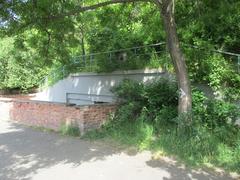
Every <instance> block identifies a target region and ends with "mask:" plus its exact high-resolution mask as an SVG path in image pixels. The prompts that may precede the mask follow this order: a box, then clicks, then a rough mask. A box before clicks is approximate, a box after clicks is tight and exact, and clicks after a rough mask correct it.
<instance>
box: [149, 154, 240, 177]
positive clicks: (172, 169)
mask: <svg viewBox="0 0 240 180" xmlns="http://www.w3.org/2000/svg"><path fill="white" fill-rule="evenodd" d="M146 164H147V165H148V166H150V167H153V168H158V169H161V170H166V171H167V172H169V173H170V176H169V177H163V180H191V179H199V180H228V179H235V178H234V177H233V176H231V175H230V174H227V173H223V172H221V173H220V172H219V173H218V174H217V173H216V172H213V171H210V170H201V169H189V168H187V167H185V166H184V165H183V164H181V163H177V162H175V161H173V160H169V159H168V158H167V160H164V158H163V159H156V160H155V159H152V160H149V161H147V162H146ZM236 179H237V177H236Z"/></svg>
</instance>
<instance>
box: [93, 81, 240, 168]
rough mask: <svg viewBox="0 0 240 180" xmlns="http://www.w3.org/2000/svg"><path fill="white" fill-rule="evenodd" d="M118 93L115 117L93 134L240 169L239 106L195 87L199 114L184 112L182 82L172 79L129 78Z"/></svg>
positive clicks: (190, 160) (196, 161)
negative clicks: (142, 80) (179, 89)
mask: <svg viewBox="0 0 240 180" xmlns="http://www.w3.org/2000/svg"><path fill="white" fill-rule="evenodd" d="M113 92H115V93H116V95H117V96H118V97H119V101H120V106H119V108H118V110H117V112H116V114H115V116H112V117H111V118H110V120H109V121H108V122H107V123H106V124H105V125H104V126H103V127H102V128H101V129H100V130H97V131H95V132H92V133H89V134H88V137H93V138H96V137H101V138H102V137H109V138H111V139H112V138H113V139H115V140H117V141H120V142H122V143H124V144H128V145H134V146H136V147H138V148H140V149H146V148H148V149H149V148H150V149H154V150H156V151H159V150H160V151H163V152H164V153H166V154H172V155H176V157H178V158H180V159H182V160H184V161H185V162H188V163H190V164H192V165H198V164H204V163H208V164H209V163H212V164H214V165H219V166H223V167H225V168H226V169H230V170H236V171H240V167H239V164H240V156H239V153H240V147H239V145H240V130H239V128H238V127H237V126H236V125H235V124H234V123H235V121H236V119H237V117H238V116H239V115H240V114H239V112H240V111H239V108H238V107H237V106H235V105H233V104H230V103H228V102H224V101H221V100H216V99H208V98H207V97H206V96H205V95H204V93H203V92H201V91H199V90H196V89H194V91H193V113H192V114H182V115H180V116H178V115H177V100H178V99H177V87H176V83H175V82H173V81H169V80H167V79H160V80H158V81H156V82H148V83H145V84H142V83H137V82H135V81H132V80H124V81H123V82H122V83H121V84H120V85H119V86H118V87H115V88H114V89H113ZM189 117H190V118H191V120H192V123H189V121H188V119H187V118H189Z"/></svg>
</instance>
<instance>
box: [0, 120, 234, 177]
mask: <svg viewBox="0 0 240 180" xmlns="http://www.w3.org/2000/svg"><path fill="white" fill-rule="evenodd" d="M4 123H5V124H4ZM136 153H137V152H134V153H126V152H125V150H123V149H118V148H113V147H110V146H108V145H106V144H103V143H97V142H87V141H83V140H80V139H79V138H72V137H65V136H61V135H59V134H57V133H51V132H42V131H40V130H36V129H32V128H28V127H25V126H22V125H18V124H14V123H12V122H11V123H10V122H1V121H0V180H30V179H33V178H32V177H34V176H35V175H37V174H38V173H39V171H40V170H42V169H44V170H46V169H51V168H52V167H56V166H57V167H58V166H59V165H66V166H67V167H69V166H70V168H73V169H74V168H75V169H77V167H79V166H84V165H85V167H86V163H87V164H88V167H87V168H88V171H89V172H90V173H93V174H94V173H98V172H93V171H94V167H92V165H93V164H92V162H94V163H95V162H99V161H101V162H103V161H107V160H108V165H109V166H107V168H106V167H99V166H101V165H102V164H101V163H96V164H94V166H95V170H96V169H98V170H99V169H100V170H101V168H105V172H107V173H109V174H110V175H109V176H110V179H136V177H137V179H138V180H143V179H149V180H151V178H152V179H156V177H157V179H164V180H176V179H178V180H181V179H183V180H189V179H193V178H195V179H203V180H205V179H212V180H217V179H219V180H221V179H222V180H223V179H224V180H227V179H232V178H231V177H230V176H228V175H224V176H216V175H214V174H211V173H208V172H203V171H201V172H195V171H193V170H186V169H182V168H181V167H180V166H178V165H173V164H172V163H168V162H164V161H159V160H151V155H149V156H148V155H147V156H146V155H145V154H144V153H140V155H139V153H137V154H136ZM122 154H124V155H122ZM109 159H110V160H109ZM66 166H62V169H60V170H62V171H64V170H65V169H64V168H65V167H66ZM109 168H110V169H109ZM114 168H115V169H114ZM84 170H85V169H84ZM73 172H76V173H77V172H78V171H77V170H76V171H73ZM54 173H55V172H54ZM81 173H82V171H81ZM83 173H84V172H83ZM86 173H88V172H86ZM124 173H125V174H124ZM122 175H124V177H128V178H121V177H123V176H122ZM47 177H48V176H47ZM80 177H81V178H83V179H84V175H82V174H81V176H80ZM153 177H154V178H153ZM40 179H41V178H40ZM53 179H54V178H53ZM63 179H65V178H63ZM90 179H91V178H90ZM105 179H107V178H105ZM69 180H70V179H69Z"/></svg>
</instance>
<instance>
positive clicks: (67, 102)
mask: <svg viewBox="0 0 240 180" xmlns="http://www.w3.org/2000/svg"><path fill="white" fill-rule="evenodd" d="M68 104H69V101H68V93H66V105H67V106H68Z"/></svg>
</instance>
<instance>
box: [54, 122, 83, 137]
mask: <svg viewBox="0 0 240 180" xmlns="http://www.w3.org/2000/svg"><path fill="white" fill-rule="evenodd" d="M59 131H60V133H61V134H63V135H68V136H80V134H81V133H80V129H79V127H78V126H77V125H73V124H65V123H62V124H61V127H60V130H59Z"/></svg>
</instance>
